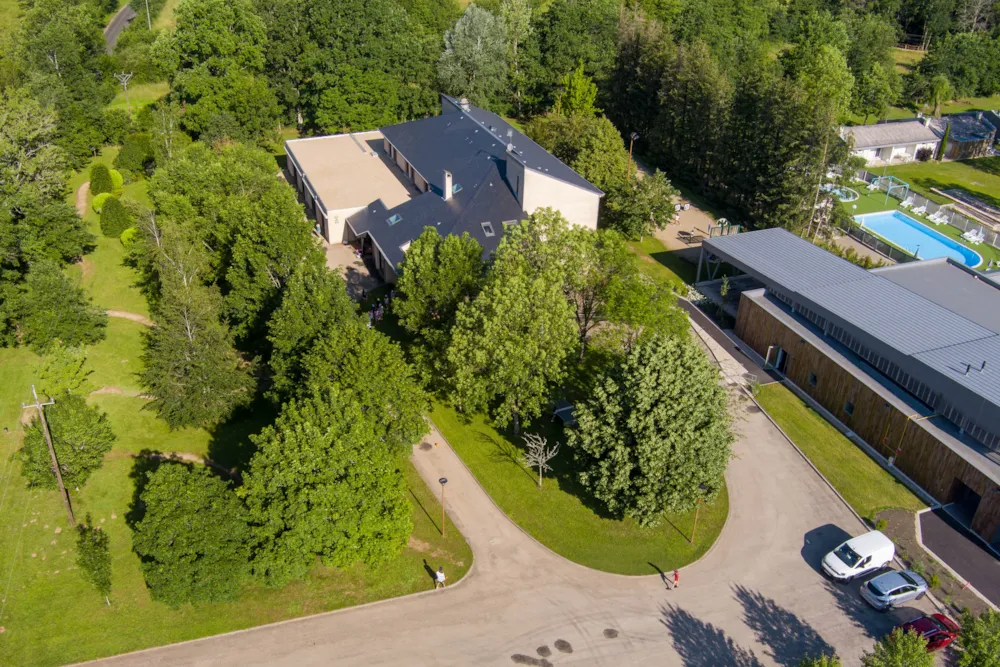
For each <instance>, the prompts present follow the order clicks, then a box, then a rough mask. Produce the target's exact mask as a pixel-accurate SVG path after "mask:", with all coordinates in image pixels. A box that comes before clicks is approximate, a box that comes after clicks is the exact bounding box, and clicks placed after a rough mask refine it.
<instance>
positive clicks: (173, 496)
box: [132, 462, 250, 607]
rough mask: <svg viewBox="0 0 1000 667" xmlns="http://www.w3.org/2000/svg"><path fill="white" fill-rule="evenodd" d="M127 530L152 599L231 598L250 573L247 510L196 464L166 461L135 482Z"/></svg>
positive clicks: (184, 601)
mask: <svg viewBox="0 0 1000 667" xmlns="http://www.w3.org/2000/svg"><path fill="white" fill-rule="evenodd" d="M140 489H141V492H140V494H139V501H140V503H141V508H142V518H141V519H140V520H139V521H138V522H137V523H136V524H135V526H134V528H133V532H132V548H133V549H134V550H135V552H136V553H137V554H138V555H139V558H140V563H139V566H140V567H141V568H142V573H143V576H144V577H145V579H146V585H147V586H149V591H150V594H151V595H152V597H153V599H154V600H158V601H160V602H165V603H167V604H168V605H170V606H172V607H178V606H180V605H182V604H187V603H197V602H225V601H230V600H235V599H236V598H237V597H238V595H239V591H240V586H241V584H242V583H243V581H244V580H245V578H246V576H247V574H248V572H249V561H250V552H249V546H248V545H249V536H250V530H249V527H248V524H247V511H246V509H245V508H244V507H243V504H242V503H241V502H240V500H239V498H238V497H237V496H236V493H235V492H234V491H233V490H232V489H230V488H229V485H228V484H226V483H225V482H224V481H222V480H221V479H219V478H217V477H215V476H213V475H212V473H210V472H209V471H208V470H207V469H206V468H204V467H201V466H194V467H189V466H187V465H182V464H179V463H173V462H166V463H163V464H162V465H160V466H159V467H158V468H157V469H156V470H155V471H153V472H150V473H148V475H147V478H146V479H145V480H142V481H140Z"/></svg>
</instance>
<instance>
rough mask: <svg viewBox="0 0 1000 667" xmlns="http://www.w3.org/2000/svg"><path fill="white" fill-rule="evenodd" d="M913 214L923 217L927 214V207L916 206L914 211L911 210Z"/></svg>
mask: <svg viewBox="0 0 1000 667" xmlns="http://www.w3.org/2000/svg"><path fill="white" fill-rule="evenodd" d="M913 212H914V213H917V214H918V215H923V214H924V213H926V212H927V207H926V206H918V207H916V208H915V209H913Z"/></svg>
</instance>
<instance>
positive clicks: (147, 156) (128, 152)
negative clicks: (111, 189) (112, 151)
mask: <svg viewBox="0 0 1000 667" xmlns="http://www.w3.org/2000/svg"><path fill="white" fill-rule="evenodd" d="M115 167H117V168H118V169H123V170H125V171H128V172H129V173H130V174H132V176H133V177H135V178H139V177H142V176H148V175H150V174H152V173H153V169H155V168H156V157H155V154H154V153H153V142H152V141H151V140H150V137H149V134H148V133H146V132H136V133H134V134H130V135H128V136H127V137H125V141H124V143H123V144H122V149H121V150H120V151H119V152H118V156H117V157H115Z"/></svg>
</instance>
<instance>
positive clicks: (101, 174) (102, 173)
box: [90, 163, 115, 195]
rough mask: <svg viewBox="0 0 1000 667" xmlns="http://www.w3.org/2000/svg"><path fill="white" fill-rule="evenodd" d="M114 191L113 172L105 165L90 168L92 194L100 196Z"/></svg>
mask: <svg viewBox="0 0 1000 667" xmlns="http://www.w3.org/2000/svg"><path fill="white" fill-rule="evenodd" d="M114 189H115V188H114V183H113V182H112V181H111V171H110V170H109V169H108V168H107V167H106V166H105V165H103V164H99V163H98V164H95V165H94V166H93V167H91V168H90V194H92V195H99V194H101V193H102V192H111V191H112V190H114Z"/></svg>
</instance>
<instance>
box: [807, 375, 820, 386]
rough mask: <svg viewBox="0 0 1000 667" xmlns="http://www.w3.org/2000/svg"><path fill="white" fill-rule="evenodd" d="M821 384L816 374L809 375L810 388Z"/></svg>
mask: <svg viewBox="0 0 1000 667" xmlns="http://www.w3.org/2000/svg"><path fill="white" fill-rule="evenodd" d="M817 382H819V378H817V377H816V374H815V373H810V374H809V386H811V387H815V386H816V383H817Z"/></svg>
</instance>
